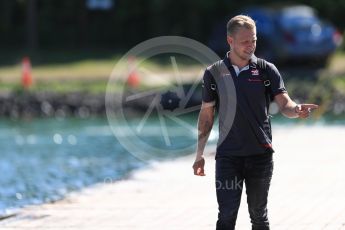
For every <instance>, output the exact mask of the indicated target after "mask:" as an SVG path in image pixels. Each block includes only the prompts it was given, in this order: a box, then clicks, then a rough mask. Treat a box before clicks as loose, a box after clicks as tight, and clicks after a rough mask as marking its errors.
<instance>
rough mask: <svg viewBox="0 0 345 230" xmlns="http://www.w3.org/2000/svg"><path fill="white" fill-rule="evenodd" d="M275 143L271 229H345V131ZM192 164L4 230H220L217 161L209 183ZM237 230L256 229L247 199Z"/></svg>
mask: <svg viewBox="0 0 345 230" xmlns="http://www.w3.org/2000/svg"><path fill="white" fill-rule="evenodd" d="M273 141H274V148H275V150H276V153H275V155H274V159H275V165H274V175H273V180H272V186H271V190H270V195H269V219H270V222H271V227H272V229H274V230H280V229H284V230H287V229H291V230H298V229H306V230H314V229H332V230H336V229H345V196H344V191H345V167H344V166H345V151H344V144H345V127H341V126H334V127H330V126H328V127H322V126H291V127H275V128H274V140H273ZM212 150H214V148H212V147H210V148H209V149H208V152H212ZM193 159H194V158H193V157H192V156H189V157H184V158H180V159H177V160H175V161H169V162H166V163H159V164H158V163H157V164H153V166H152V167H151V168H149V169H145V170H141V171H137V172H136V173H135V174H133V175H132V179H130V180H123V181H120V182H116V183H115V182H114V183H111V181H107V182H108V183H107V184H100V185H97V186H94V187H92V188H88V189H85V190H83V191H82V192H80V193H74V194H71V196H70V197H68V198H67V199H65V200H63V201H60V202H56V203H54V204H45V205H41V206H31V207H27V208H25V209H23V210H21V211H20V212H19V213H18V215H17V216H16V217H12V218H9V219H6V220H3V221H1V222H0V229H116V230H117V229H140V230H142V229H150V230H154V229H157V230H158V229H159V230H162V229H164V230H165V229H197V230H200V229H205V230H206V229H207V230H211V229H215V222H216V217H217V204H216V198H215V188H214V156H213V155H212V154H209V155H208V156H207V159H206V177H196V176H194V175H193V173H192V168H191V166H192V163H193ZM237 229H248V230H249V229H251V227H250V220H249V215H248V212H247V204H246V196H245V193H244V194H243V196H242V203H241V207H240V211H239V214H238V221H237Z"/></svg>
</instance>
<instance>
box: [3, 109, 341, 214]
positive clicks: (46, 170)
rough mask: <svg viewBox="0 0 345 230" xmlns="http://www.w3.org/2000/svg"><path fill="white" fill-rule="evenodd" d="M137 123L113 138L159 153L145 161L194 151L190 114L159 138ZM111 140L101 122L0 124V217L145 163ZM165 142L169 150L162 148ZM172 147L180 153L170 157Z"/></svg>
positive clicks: (149, 125) (152, 128)
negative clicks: (154, 149) (154, 148)
mask: <svg viewBox="0 0 345 230" xmlns="http://www.w3.org/2000/svg"><path fill="white" fill-rule="evenodd" d="M140 121H141V119H133V120H132V121H131V122H130V123H118V124H116V125H117V126H119V127H125V129H122V130H121V132H120V133H117V135H116V136H117V138H119V139H122V140H123V139H124V140H127V141H129V142H128V143H131V144H132V145H134V146H140V148H141V145H140V143H139V142H144V143H146V144H148V145H152V146H154V147H156V148H157V149H159V151H157V152H149V153H150V155H149V157H150V158H151V160H157V159H159V160H164V159H165V160H167V159H170V158H175V157H178V156H182V155H186V154H190V153H191V152H192V151H194V150H195V144H196V130H195V129H193V128H192V127H196V122H197V117H196V116H195V115H192V116H188V117H186V118H184V119H182V121H183V122H185V123H183V124H182V125H181V123H180V125H177V124H176V121H172V120H169V119H167V120H165V123H164V125H165V126H166V129H167V134H168V137H167V136H166V135H163V134H162V129H161V126H162V123H161V122H160V120H159V119H158V118H155V117H153V118H150V119H148V120H147V121H146V123H145V125H144V126H143V127H142V129H140V134H138V133H135V132H129V131H130V130H135V129H136V127H138V126H140ZM305 122H307V124H310V125H314V124H315V123H316V121H315V120H308V121H302V120H298V119H287V118H283V117H282V116H275V117H274V118H273V128H275V127H276V128H277V127H278V128H279V127H281V126H286V125H295V124H301V123H303V124H305ZM317 124H319V125H325V124H327V125H330V124H333V125H337V126H338V125H342V126H343V125H345V120H344V119H332V118H331V117H328V118H327V117H326V118H323V119H321V120H319V121H317ZM128 127H129V128H130V129H127V128H128ZM217 127H218V125H217V124H215V125H214V131H213V132H212V133H211V135H210V138H209V142H211V143H215V142H216V140H217V132H216V130H217ZM163 132H164V131H163ZM117 138H115V136H114V135H113V133H112V131H111V129H110V127H109V126H108V121H107V119H106V118H93V119H84V120H83V119H76V118H68V119H62V120H61V119H35V120H32V121H11V120H0V146H1V151H0V156H1V160H0V175H1V176H0V186H1V187H0V216H1V215H2V214H3V213H5V212H6V210H9V209H12V208H18V207H22V206H24V205H27V204H40V203H43V202H50V201H54V200H58V199H61V198H63V197H64V196H65V195H66V194H67V193H68V192H69V191H73V190H78V189H81V188H83V187H85V186H89V185H92V184H94V183H102V182H104V181H109V179H111V181H116V180H119V179H121V178H124V177H125V176H126V175H128V173H130V172H131V171H133V170H135V169H138V168H141V167H145V166H147V165H148V164H149V162H148V161H142V160H141V159H140V155H139V158H138V155H136V154H134V155H133V154H130V153H129V152H128V151H127V149H126V148H125V147H124V145H123V143H122V144H121V143H119V141H118V139H117ZM167 138H168V139H169V142H170V143H171V145H170V146H166V141H167ZM144 147H145V146H144ZM144 147H143V148H142V150H143V152H146V153H147V152H148V151H146V150H145V148H144ZM172 149H174V150H176V149H177V150H178V149H180V150H181V151H180V152H179V151H175V152H174V153H173V154H171V151H170V150H172ZM146 159H147V158H146Z"/></svg>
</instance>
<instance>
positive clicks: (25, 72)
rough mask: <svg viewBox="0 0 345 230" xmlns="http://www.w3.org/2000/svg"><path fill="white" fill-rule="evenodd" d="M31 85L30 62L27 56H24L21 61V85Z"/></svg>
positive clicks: (27, 86) (25, 86) (26, 86)
mask: <svg viewBox="0 0 345 230" xmlns="http://www.w3.org/2000/svg"><path fill="white" fill-rule="evenodd" d="M31 85H32V75H31V62H30V59H29V57H24V58H23V61H22V86H23V87H24V88H25V89H28V88H29V87H30V86H31Z"/></svg>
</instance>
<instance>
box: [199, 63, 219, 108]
mask: <svg viewBox="0 0 345 230" xmlns="http://www.w3.org/2000/svg"><path fill="white" fill-rule="evenodd" d="M201 86H202V100H203V101H204V102H213V101H215V100H216V98H217V92H216V84H215V81H214V79H213V76H212V74H211V72H210V71H209V70H208V69H206V70H205V73H204V76H203V78H202V85H201Z"/></svg>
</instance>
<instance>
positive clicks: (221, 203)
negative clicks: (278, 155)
mask: <svg viewBox="0 0 345 230" xmlns="http://www.w3.org/2000/svg"><path fill="white" fill-rule="evenodd" d="M272 173H273V158H272V153H270V154H261V155H253V156H243V157H238V156H229V157H218V158H216V193H217V201H218V209H219V212H218V220H217V228H216V229H217V230H232V229H235V224H236V219H237V213H238V209H239V207H240V202H241V195H242V189H243V183H244V184H245V185H246V193H247V203H248V210H249V215H250V219H251V223H252V229H253V230H259V229H260V230H261V229H264V230H266V229H269V222H268V218H267V196H268V191H269V187H270V183H271V178H272Z"/></svg>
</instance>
